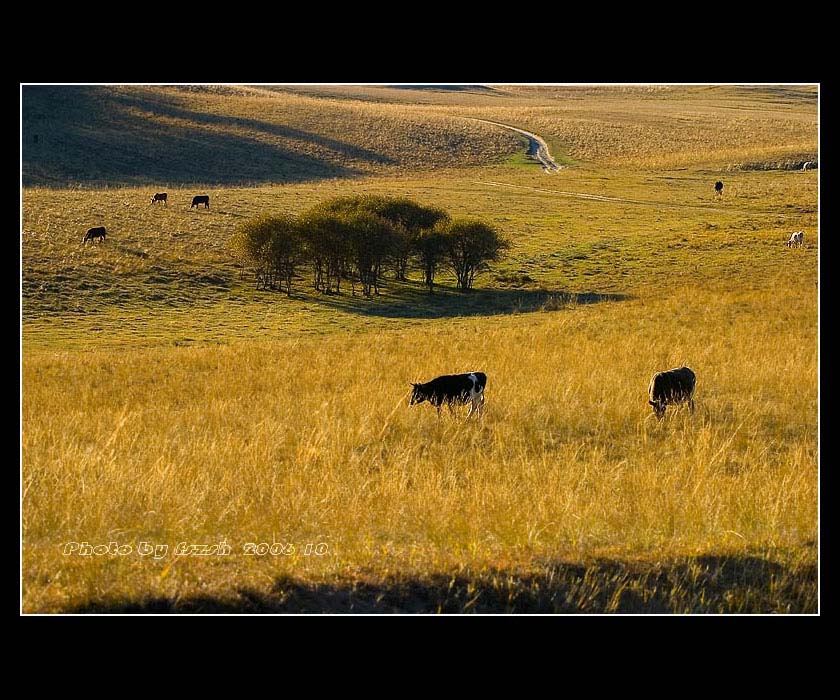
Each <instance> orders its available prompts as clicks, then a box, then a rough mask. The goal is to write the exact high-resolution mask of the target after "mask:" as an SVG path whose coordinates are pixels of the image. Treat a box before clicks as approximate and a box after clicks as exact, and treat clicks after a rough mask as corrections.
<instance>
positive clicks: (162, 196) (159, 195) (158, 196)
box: [149, 192, 166, 206]
mask: <svg viewBox="0 0 840 700" xmlns="http://www.w3.org/2000/svg"><path fill="white" fill-rule="evenodd" d="M155 202H163V204H164V206H166V192H155V196H154V197H152V201H151V202H149V204H154V203H155Z"/></svg>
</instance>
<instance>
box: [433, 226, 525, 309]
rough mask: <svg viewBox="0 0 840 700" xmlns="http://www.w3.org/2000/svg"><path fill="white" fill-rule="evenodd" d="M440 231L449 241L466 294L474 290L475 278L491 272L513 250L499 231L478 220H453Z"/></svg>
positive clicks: (452, 262) (451, 259)
mask: <svg viewBox="0 0 840 700" xmlns="http://www.w3.org/2000/svg"><path fill="white" fill-rule="evenodd" d="M440 231H441V233H442V234H443V235H444V236H445V238H446V256H447V258H448V260H449V264H450V265H451V267H452V271H453V272H454V273H455V277H456V278H457V280H458V289H460V290H461V291H463V292H467V291H469V290H470V289H472V286H473V281H474V280H475V276H476V275H477V274H479V273H480V272H483V271H485V270H487V269H489V264H490V263H491V262H496V261H497V260H500V259H501V257H502V253H503V252H504V251H505V250H507V249H508V248H509V247H510V243H509V242H508V241H507V240H505V239H504V238H503V237H502V235H501V234H500V233H499V231H498V230H497V229H496V228H495V227H493V226H491V225H489V224H485V223H484V222H483V221H479V220H478V219H453V220H451V221H449V222H448V223H446V224H444V225H442V226H441V227H440Z"/></svg>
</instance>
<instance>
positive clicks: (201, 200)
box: [190, 194, 210, 209]
mask: <svg viewBox="0 0 840 700" xmlns="http://www.w3.org/2000/svg"><path fill="white" fill-rule="evenodd" d="M199 204H203V205H204V208H205V209H209V208H210V195H207V194H197V195H196V196H195V197H193V201H192V204H190V209H192V208H193V207H197V206H198V205H199Z"/></svg>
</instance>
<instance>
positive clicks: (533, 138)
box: [467, 117, 563, 173]
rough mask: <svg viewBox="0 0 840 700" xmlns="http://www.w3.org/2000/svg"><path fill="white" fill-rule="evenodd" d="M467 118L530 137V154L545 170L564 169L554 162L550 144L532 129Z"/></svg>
mask: <svg viewBox="0 0 840 700" xmlns="http://www.w3.org/2000/svg"><path fill="white" fill-rule="evenodd" d="M467 118H468V119H472V120H473V121H475V122H484V123H485V124H492V125H493V126H500V127H502V128H503V129H508V130H510V131H515V132H516V133H517V134H522V135H523V136H526V137H527V138H528V155H529V156H534V157H535V158H536V159H537V160H538V161H539V162H540V163H542V166H543V171H544V172H546V173H555V172H557V171H558V170H561V169H562V167H563V166H561V165H557V163H555V162H554V158H552V157H551V154H550V153H549V152H548V144H546V142H545V141H543V140H542V139H541V138H540V137H539V136H537V135H536V134H532V133H531V132H530V131H525V130H524V129H518V128H516V127H515V126H510V125H508V124H502V123H501V122H491V121H490V120H489V119H476V118H474V117H467Z"/></svg>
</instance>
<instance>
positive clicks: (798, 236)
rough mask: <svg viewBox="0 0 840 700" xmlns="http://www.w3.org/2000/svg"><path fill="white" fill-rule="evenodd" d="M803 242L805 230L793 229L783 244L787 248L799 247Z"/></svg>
mask: <svg viewBox="0 0 840 700" xmlns="http://www.w3.org/2000/svg"><path fill="white" fill-rule="evenodd" d="M804 242H805V231H795V232H794V233H792V234H790V238H788V241H787V243H785V245H786V246H787V247H788V248H794V247H795V248H801V247H802V244H803V243H804Z"/></svg>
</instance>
